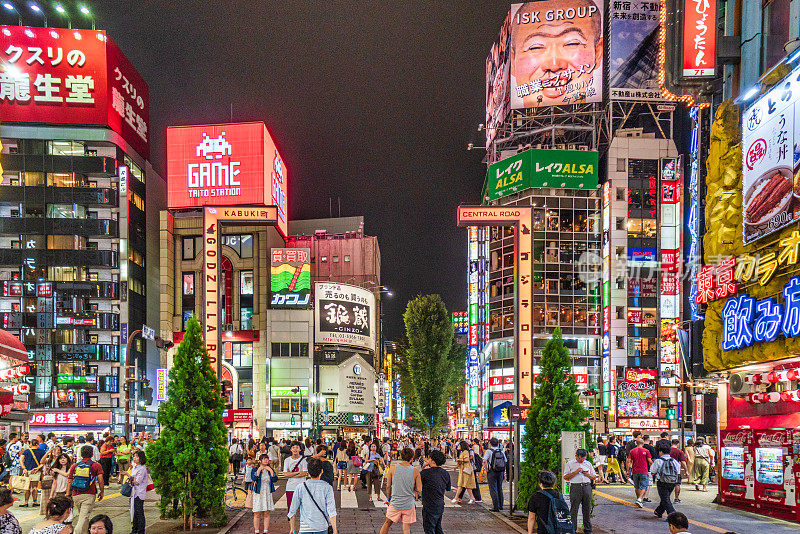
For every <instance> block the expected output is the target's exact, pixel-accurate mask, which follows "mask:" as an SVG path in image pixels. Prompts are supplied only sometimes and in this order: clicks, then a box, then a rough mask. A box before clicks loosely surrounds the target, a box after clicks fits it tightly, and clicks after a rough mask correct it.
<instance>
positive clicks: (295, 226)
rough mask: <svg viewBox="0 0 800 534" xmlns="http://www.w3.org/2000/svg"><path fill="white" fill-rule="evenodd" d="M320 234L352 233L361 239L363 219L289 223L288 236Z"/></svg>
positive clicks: (347, 218)
mask: <svg viewBox="0 0 800 534" xmlns="http://www.w3.org/2000/svg"><path fill="white" fill-rule="evenodd" d="M321 232H324V233H326V234H331V235H337V234H345V233H350V232H354V233H355V234H356V236H357V237H361V236H363V235H364V217H363V216H358V217H334V218H331V219H307V220H304V221H289V235H292V236H296V235H316V234H317V233H321Z"/></svg>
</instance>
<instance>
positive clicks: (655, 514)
mask: <svg viewBox="0 0 800 534" xmlns="http://www.w3.org/2000/svg"><path fill="white" fill-rule="evenodd" d="M653 515H654V516H656V517H657V518H659V519H661V515H659V514H657V513H655V512H653Z"/></svg>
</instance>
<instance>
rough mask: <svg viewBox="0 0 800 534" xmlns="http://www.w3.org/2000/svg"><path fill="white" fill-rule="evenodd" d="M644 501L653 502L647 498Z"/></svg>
mask: <svg viewBox="0 0 800 534" xmlns="http://www.w3.org/2000/svg"><path fill="white" fill-rule="evenodd" d="M642 501H644V502H652V501H651V500H650V499H648V498H647V497H645V498H644V499H642Z"/></svg>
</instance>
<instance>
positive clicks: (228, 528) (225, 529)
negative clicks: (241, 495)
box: [217, 508, 248, 534]
mask: <svg viewBox="0 0 800 534" xmlns="http://www.w3.org/2000/svg"><path fill="white" fill-rule="evenodd" d="M247 511H248V510H247V508H245V509H244V510H242V511H240V512H239V513H238V514H236V515H235V516H233V519H231V520H230V521H228V524H227V525H225V526H224V527H222V529H221V530H219V531H218V532H217V534H228V532H230V531H231V530H232V529H233V527H235V526H236V525H237V524H238V523H239V521H241V519H242V518H243V517H244V514H246V513H247Z"/></svg>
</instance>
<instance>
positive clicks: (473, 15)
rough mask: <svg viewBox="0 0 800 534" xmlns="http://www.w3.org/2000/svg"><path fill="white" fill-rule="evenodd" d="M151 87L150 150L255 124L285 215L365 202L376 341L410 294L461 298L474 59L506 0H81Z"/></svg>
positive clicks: (474, 167) (388, 333)
mask: <svg viewBox="0 0 800 534" xmlns="http://www.w3.org/2000/svg"><path fill="white" fill-rule="evenodd" d="M89 4H90V5H91V6H92V9H93V11H94V13H95V16H96V21H97V28H98V29H105V30H107V31H108V32H109V33H110V34H111V36H112V37H113V39H114V40H115V41H116V42H117V44H119V46H120V47H121V48H122V50H123V52H124V53H125V54H126V55H127V56H128V58H129V59H130V60H131V61H132V63H133V64H134V66H135V67H136V68H137V69H138V70H139V72H141V73H142V75H143V76H144V78H145V80H146V81H147V82H148V84H149V85H150V106H151V107H150V110H151V111H150V121H151V124H150V131H151V132H152V134H153V135H152V140H153V147H152V161H153V165H154V166H155V167H156V169H157V170H158V171H159V172H161V173H162V175H163V171H164V168H165V161H166V156H165V152H164V140H165V129H166V127H167V126H168V125H181V124H202V123H215V122H226V121H229V120H230V119H231V104H232V105H233V120H234V121H256V120H257V121H264V122H266V124H267V126H268V128H269V129H270V131H271V132H272V136H273V138H274V139H275V141H276V143H277V145H278V149H279V150H280V152H281V154H282V155H283V158H284V161H285V162H286V165H287V167H288V169H289V180H290V181H289V215H290V218H291V219H307V218H318V217H328V216H329V214H330V212H329V199H330V198H333V199H334V200H333V204H334V215H338V208H337V200H336V199H337V198H341V215H342V216H351V215H363V216H364V217H365V219H366V223H365V224H366V232H367V233H368V234H369V235H375V236H377V237H378V240H379V243H380V248H381V256H382V264H383V268H382V280H383V284H384V285H386V286H388V287H389V288H390V289H391V290H393V291H394V292H395V297H394V298H393V299H388V300H387V301H386V302H385V311H386V317H385V329H386V330H385V339H396V338H397V337H398V336H399V335H400V334H401V333H402V313H403V311H404V310H405V305H406V303H407V302H408V300H409V299H411V298H413V297H414V296H415V295H417V294H424V293H439V294H441V295H442V297H443V298H444V300H445V303H446V304H447V307H448V310H450V311H453V310H456V309H466V286H465V283H466V230H465V229H459V228H456V226H455V221H456V207H457V206H458V205H459V204H461V203H477V202H479V200H480V189H481V186H482V184H483V180H484V177H485V173H486V167H485V165H483V164H482V163H481V160H482V158H483V156H484V154H485V152H484V151H483V150H472V151H467V150H466V147H467V143H469V142H473V143H475V144H476V145H478V146H480V145H482V144H483V143H484V138H483V135H482V133H479V132H478V131H477V126H478V124H480V123H482V122H484V116H483V114H484V84H485V60H486V55H487V54H488V51H489V47H490V46H491V43H492V42H493V40H494V39H495V36H496V34H497V32H498V31H499V28H500V25H501V24H502V22H503V20H504V18H505V15H506V13H507V11H508V9H509V3H507V2H498V1H492V2H423V1H413V2H352V1H347V2H308V1H303V2H298V1H286V0H280V1H275V2H252V1H248V2H243V1H235V2H208V1H192V2H189V1H183V2H175V1H174V0H173V1H152V0H148V1H142V2H130V1H116V2H89Z"/></svg>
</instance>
